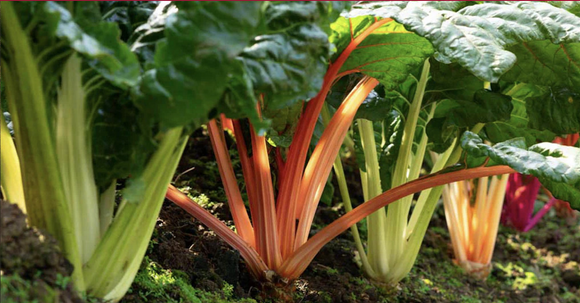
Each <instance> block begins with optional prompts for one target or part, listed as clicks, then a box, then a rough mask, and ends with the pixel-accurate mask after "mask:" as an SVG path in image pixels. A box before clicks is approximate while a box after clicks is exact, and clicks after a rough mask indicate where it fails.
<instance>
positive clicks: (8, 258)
mask: <svg viewBox="0 0 580 303" xmlns="http://www.w3.org/2000/svg"><path fill="white" fill-rule="evenodd" d="M0 270H1V272H2V292H1V301H2V302H30V301H33V300H39V301H40V302H85V301H84V300H83V299H81V298H80V297H79V295H78V294H77V293H76V292H75V291H74V288H73V285H72V283H69V282H68V281H69V280H70V278H69V277H70V275H71V273H72V270H73V267H72V265H71V264H70V263H69V262H68V261H67V260H66V258H65V257H64V256H63V254H62V253H61V252H60V250H59V248H58V245H57V242H56V240H55V239H54V238H53V237H52V236H50V235H49V234H48V233H46V232H42V231H39V230H37V229H33V228H30V227H28V226H27V225H26V215H24V214H23V213H22V211H21V210H20V208H19V207H18V206H16V205H15V204H11V203H8V202H7V201H4V200H0Z"/></svg>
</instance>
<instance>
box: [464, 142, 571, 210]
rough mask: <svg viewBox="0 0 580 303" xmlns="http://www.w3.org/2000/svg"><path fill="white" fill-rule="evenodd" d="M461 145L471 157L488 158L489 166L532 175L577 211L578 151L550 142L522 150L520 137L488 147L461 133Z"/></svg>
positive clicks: (524, 143)
mask: <svg viewBox="0 0 580 303" xmlns="http://www.w3.org/2000/svg"><path fill="white" fill-rule="evenodd" d="M461 146H462V147H463V149H464V150H465V151H466V152H467V153H468V154H469V156H472V157H489V159H490V163H489V164H490V165H499V164H501V165H509V166H510V167H511V168H513V169H514V170H516V171H518V172H519V173H522V174H526V175H534V176H536V177H537V178H538V179H539V180H540V182H542V184H543V185H544V186H545V187H546V188H547V189H548V190H550V192H552V194H553V195H554V197H556V198H558V199H561V200H564V201H568V202H570V205H571V206H572V207H573V208H575V209H580V149H579V148H576V147H569V146H562V145H559V144H554V143H539V144H536V145H533V146H531V147H530V148H527V147H526V142H525V140H524V139H523V138H515V139H511V140H508V141H505V142H502V143H498V144H496V145H494V146H489V145H487V144H485V143H484V142H483V140H482V139H481V138H480V137H479V136H478V135H477V134H474V133H472V132H465V134H464V135H463V137H462V138H461Z"/></svg>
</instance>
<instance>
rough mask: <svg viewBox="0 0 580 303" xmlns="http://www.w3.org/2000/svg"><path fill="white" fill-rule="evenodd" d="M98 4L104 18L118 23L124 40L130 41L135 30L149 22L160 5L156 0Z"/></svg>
mask: <svg viewBox="0 0 580 303" xmlns="http://www.w3.org/2000/svg"><path fill="white" fill-rule="evenodd" d="M98 4H99V5H100V11H101V14H102V15H103V18H104V19H105V20H106V21H109V22H115V23H117V25H118V26H119V28H120V29H121V40H123V41H128V40H129V38H130V37H131V36H132V35H133V33H134V32H135V30H136V29H137V28H138V27H139V26H141V25H142V24H145V23H146V22H147V20H148V19H149V17H150V16H151V15H152V14H153V12H154V11H155V8H156V7H157V5H158V3H157V2H156V1H103V2H98Z"/></svg>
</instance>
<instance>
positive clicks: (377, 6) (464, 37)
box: [347, 2, 580, 82]
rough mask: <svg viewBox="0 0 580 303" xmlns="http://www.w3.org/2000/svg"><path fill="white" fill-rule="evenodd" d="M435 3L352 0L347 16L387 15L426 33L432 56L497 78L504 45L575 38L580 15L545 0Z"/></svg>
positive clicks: (579, 34) (508, 58) (507, 60)
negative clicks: (356, 1)
mask: <svg viewBox="0 0 580 303" xmlns="http://www.w3.org/2000/svg"><path fill="white" fill-rule="evenodd" d="M461 5H463V4H461V3H457V4H456V5H451V4H450V6H453V7H451V8H452V9H451V10H449V9H448V8H449V7H437V5H435V4H434V3H432V2H408V3H391V2H370V3H362V4H358V5H355V6H353V9H352V10H351V11H350V12H349V13H348V15H347V17H349V18H353V17H358V16H369V15H370V16H374V17H380V18H393V19H395V20H396V21H397V22H399V23H401V24H403V25H405V27H406V28H407V29H408V30H410V31H413V32H415V33H417V34H418V35H420V36H423V37H425V38H427V39H428V40H429V41H430V42H431V43H432V44H433V46H434V47H435V49H436V51H437V52H436V53H435V58H436V59H437V60H439V61H441V62H443V63H451V62H457V63H459V64H460V65H462V66H464V67H466V68H467V69H468V70H469V71H470V72H471V73H473V74H474V75H476V76H477V77H479V78H480V79H483V80H485V81H490V82H497V81H498V80H499V78H500V76H501V75H502V74H504V73H505V72H507V71H508V70H510V68H512V67H513V66H514V64H515V63H516V60H517V59H516V54H514V53H512V52H511V51H510V50H509V49H508V48H509V47H510V46H513V45H516V44H519V43H522V42H528V41H537V40H549V41H550V42H552V43H555V44H567V43H575V42H580V18H578V17H577V16H575V15H574V14H572V13H570V12H568V11H566V10H564V9H560V8H557V7H554V6H552V5H550V4H547V3H540V2H517V3H509V4H504V3H501V4H499V3H484V4H477V5H471V6H467V7H464V8H462V9H460V10H458V11H457V12H455V11H454V10H455V9H457V8H459V7H461Z"/></svg>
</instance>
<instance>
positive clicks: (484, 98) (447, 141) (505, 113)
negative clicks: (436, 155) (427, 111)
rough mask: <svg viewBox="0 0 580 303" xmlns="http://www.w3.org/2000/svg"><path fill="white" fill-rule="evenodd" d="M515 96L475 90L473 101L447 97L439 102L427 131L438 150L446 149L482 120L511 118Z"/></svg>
mask: <svg viewBox="0 0 580 303" xmlns="http://www.w3.org/2000/svg"><path fill="white" fill-rule="evenodd" d="M510 101H511V97H509V96H506V95H503V94H500V93H494V92H490V91H487V90H485V89H481V90H478V91H477V92H475V94H474V97H473V101H463V100H451V99H446V100H443V101H441V102H439V103H438V104H437V107H436V109H435V115H434V117H433V119H432V120H431V121H430V122H429V124H428V125H427V135H428V136H429V140H430V141H431V142H433V143H434V147H433V148H432V149H433V150H434V151H436V152H443V151H445V150H446V149H447V148H448V147H449V146H450V145H451V143H452V142H453V139H455V138H456V137H457V136H459V135H460V133H461V132H462V131H465V130H467V129H470V128H472V127H474V126H475V125H476V124H478V123H490V122H495V121H507V120H509V119H510V114H511V111H512V109H513V105H512V103H511V102H510Z"/></svg>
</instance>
